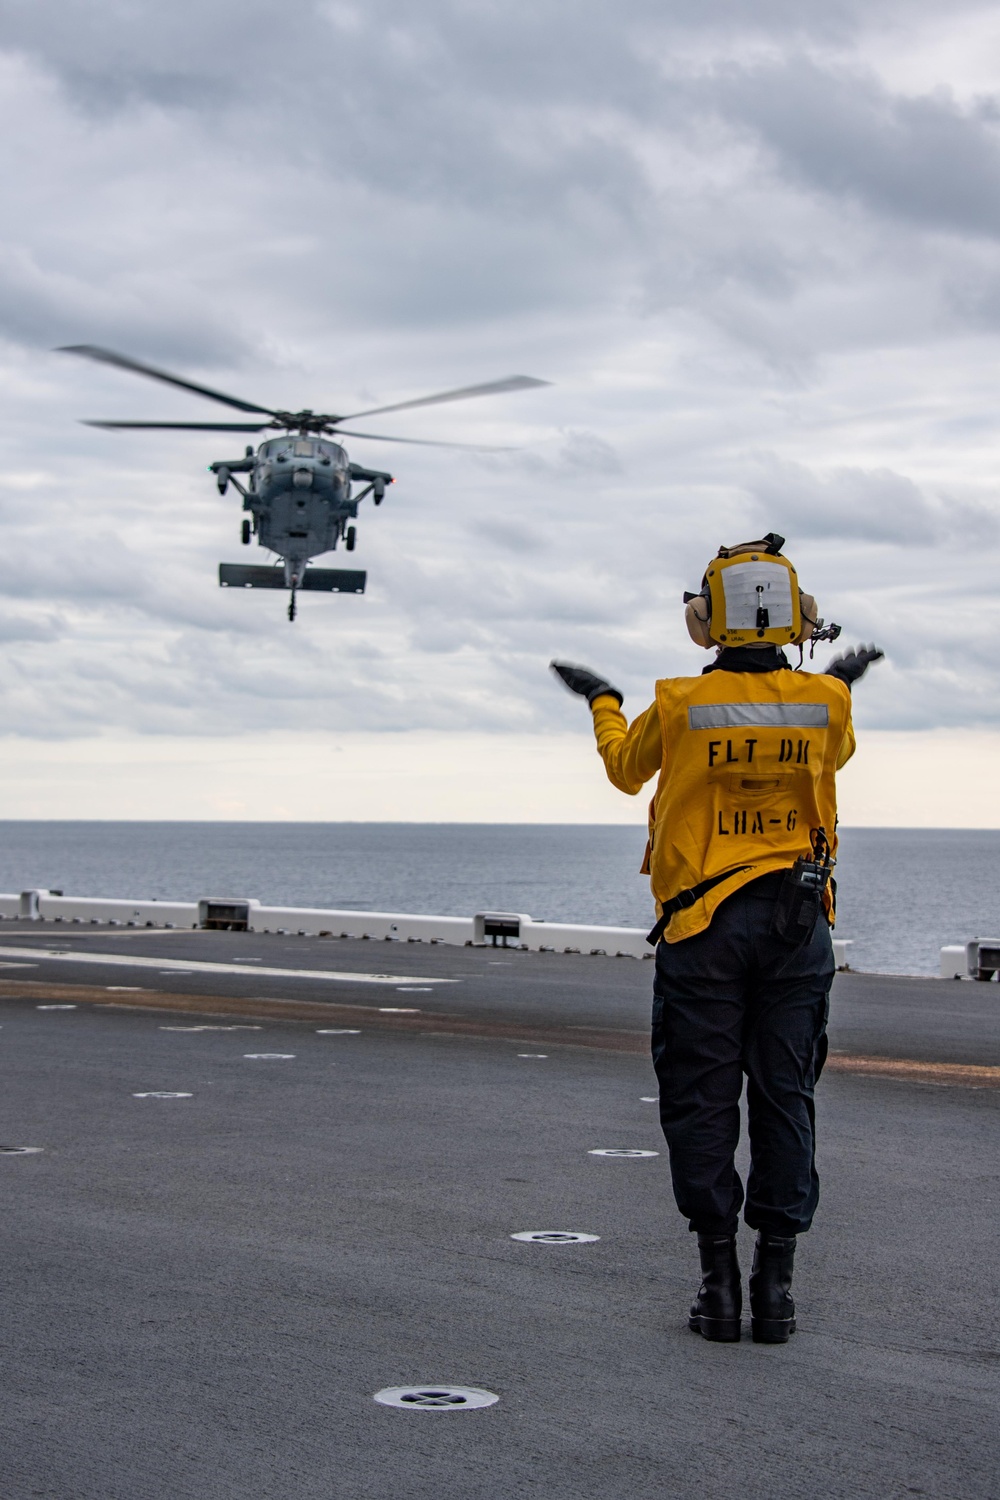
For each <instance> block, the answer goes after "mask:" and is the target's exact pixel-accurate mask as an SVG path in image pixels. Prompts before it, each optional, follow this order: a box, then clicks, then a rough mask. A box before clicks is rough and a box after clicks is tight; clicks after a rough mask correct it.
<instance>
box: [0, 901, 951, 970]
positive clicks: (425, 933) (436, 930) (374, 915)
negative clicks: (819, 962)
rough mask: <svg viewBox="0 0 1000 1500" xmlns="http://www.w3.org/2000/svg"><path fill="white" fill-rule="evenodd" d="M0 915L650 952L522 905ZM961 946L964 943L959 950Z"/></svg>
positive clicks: (61, 905)
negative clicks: (461, 911) (438, 910)
mask: <svg viewBox="0 0 1000 1500" xmlns="http://www.w3.org/2000/svg"><path fill="white" fill-rule="evenodd" d="M0 917H8V918H10V917H19V918H21V919H22V920H23V919H25V918H27V919H28V920H31V921H47V922H70V923H74V924H81V923H94V924H97V923H105V924H111V925H112V926H115V925H117V926H122V927H187V928H199V927H200V928H213V927H215V928H232V929H236V930H240V931H248V932H276V933H290V934H294V935H297V936H301V937H336V938H370V939H373V940H375V941H389V942H407V943H451V944H455V945H457V946H459V947H461V946H466V947H468V946H482V945H487V944H490V943H492V944H494V945H496V944H497V943H500V944H502V945H503V946H504V947H507V946H508V945H510V946H513V947H517V948H527V949H528V950H529V951H530V952H533V953H584V954H590V955H593V956H595V957H608V958H652V957H653V950H652V948H650V946H649V945H648V943H647V942H646V933H645V930H644V929H643V928H641V927H595V926H591V925H585V924H583V923H576V922H536V921H535V920H534V918H532V917H529V916H528V915H527V914H526V913H524V912H495V911H494V912H477V914H476V915H475V916H474V917H435V916H422V915H420V914H415V913H410V912H384V911H351V910H335V909H333V908H329V907H306V906H263V905H262V904H261V902H260V901H257V900H255V899H254V898H252V897H240V898H238V899H232V898H229V897H204V898H203V899H202V900H200V901H155V900H149V901H124V900H121V901H115V900H103V899H101V898H99V897H91V896H64V895H62V894H61V893H57V892H54V891H43V890H32V891H22V892H21V893H20V894H19V895H0ZM849 946H850V939H849V938H834V940H833V950H834V956H835V959H836V963H837V967H838V968H839V969H840V968H846V967H847V949H848V947H849ZM963 952H964V950H963Z"/></svg>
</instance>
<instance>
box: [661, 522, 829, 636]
mask: <svg viewBox="0 0 1000 1500" xmlns="http://www.w3.org/2000/svg"><path fill="white" fill-rule="evenodd" d="M784 544H785V539H784V537H782V536H777V535H776V534H775V533H774V532H773V531H772V532H769V533H768V534H767V536H765V537H762V538H761V540H760V541H757V542H740V543H739V544H738V545H737V546H735V547H720V548H719V552H718V556H717V557H715V558H713V559H712V561H711V562H710V563H709V565H708V567H707V568H706V569H705V576H704V578H703V579H702V587H701V592H700V593H698V594H685V595H684V603H685V605H686V606H687V607H686V610H685V620H686V623H687V628H688V634H689V635H690V637H691V639H692V640H693V641H694V642H695V643H696V645H699V646H704V647H705V648H706V649H710V648H711V647H712V646H763V645H774V646H799V645H801V644H802V642H803V641H807V640H808V639H809V637H810V636H811V635H812V633H813V630H814V629H815V627H816V625H817V624H818V623H819V621H818V620H817V616H816V601H815V599H814V598H813V597H812V595H811V594H803V593H802V591H801V589H800V588H799V581H798V576H797V574H796V572H795V569H794V568H793V567H792V564H791V563H790V562H789V561H788V558H787V557H783V556H782V555H781V549H782V547H783V546H784Z"/></svg>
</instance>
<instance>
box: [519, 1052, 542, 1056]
mask: <svg viewBox="0 0 1000 1500" xmlns="http://www.w3.org/2000/svg"><path fill="white" fill-rule="evenodd" d="M517 1055H518V1057H548V1055H549V1054H548V1053H547V1052H519V1053H518V1054H517Z"/></svg>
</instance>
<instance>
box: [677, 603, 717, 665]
mask: <svg viewBox="0 0 1000 1500" xmlns="http://www.w3.org/2000/svg"><path fill="white" fill-rule="evenodd" d="M684 623H685V625H686V626H687V632H688V635H689V636H690V637H691V639H692V640H693V641H694V643H695V645H696V646H703V647H704V648H705V650H706V651H710V650H711V649H712V647H713V646H714V645H715V642H714V641H713V640H712V637H711V634H710V631H711V628H712V627H711V623H710V621H709V614H708V601H707V600H706V599H703V598H702V596H701V595H700V594H696V595H695V597H694V598H693V599H691V600H689V601H688V603H687V605H686V606H685V609H684Z"/></svg>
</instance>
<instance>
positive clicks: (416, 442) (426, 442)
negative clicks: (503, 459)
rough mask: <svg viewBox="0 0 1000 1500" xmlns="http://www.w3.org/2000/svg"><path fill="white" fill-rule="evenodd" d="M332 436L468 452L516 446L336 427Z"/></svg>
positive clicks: (505, 450)
mask: <svg viewBox="0 0 1000 1500" xmlns="http://www.w3.org/2000/svg"><path fill="white" fill-rule="evenodd" d="M333 436H334V437H335V438H338V437H349V438H371V440H372V442H373V443H408V444H409V446H410V447H411V448H465V449H467V450H468V452H470V453H516V452H517V449H516V448H511V447H495V446H488V445H487V444H485V443H437V442H435V441H434V439H433V438H400V437H386V435H385V433H383V432H348V431H347V430H346V428H343V427H337V428H334V430H333Z"/></svg>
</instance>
